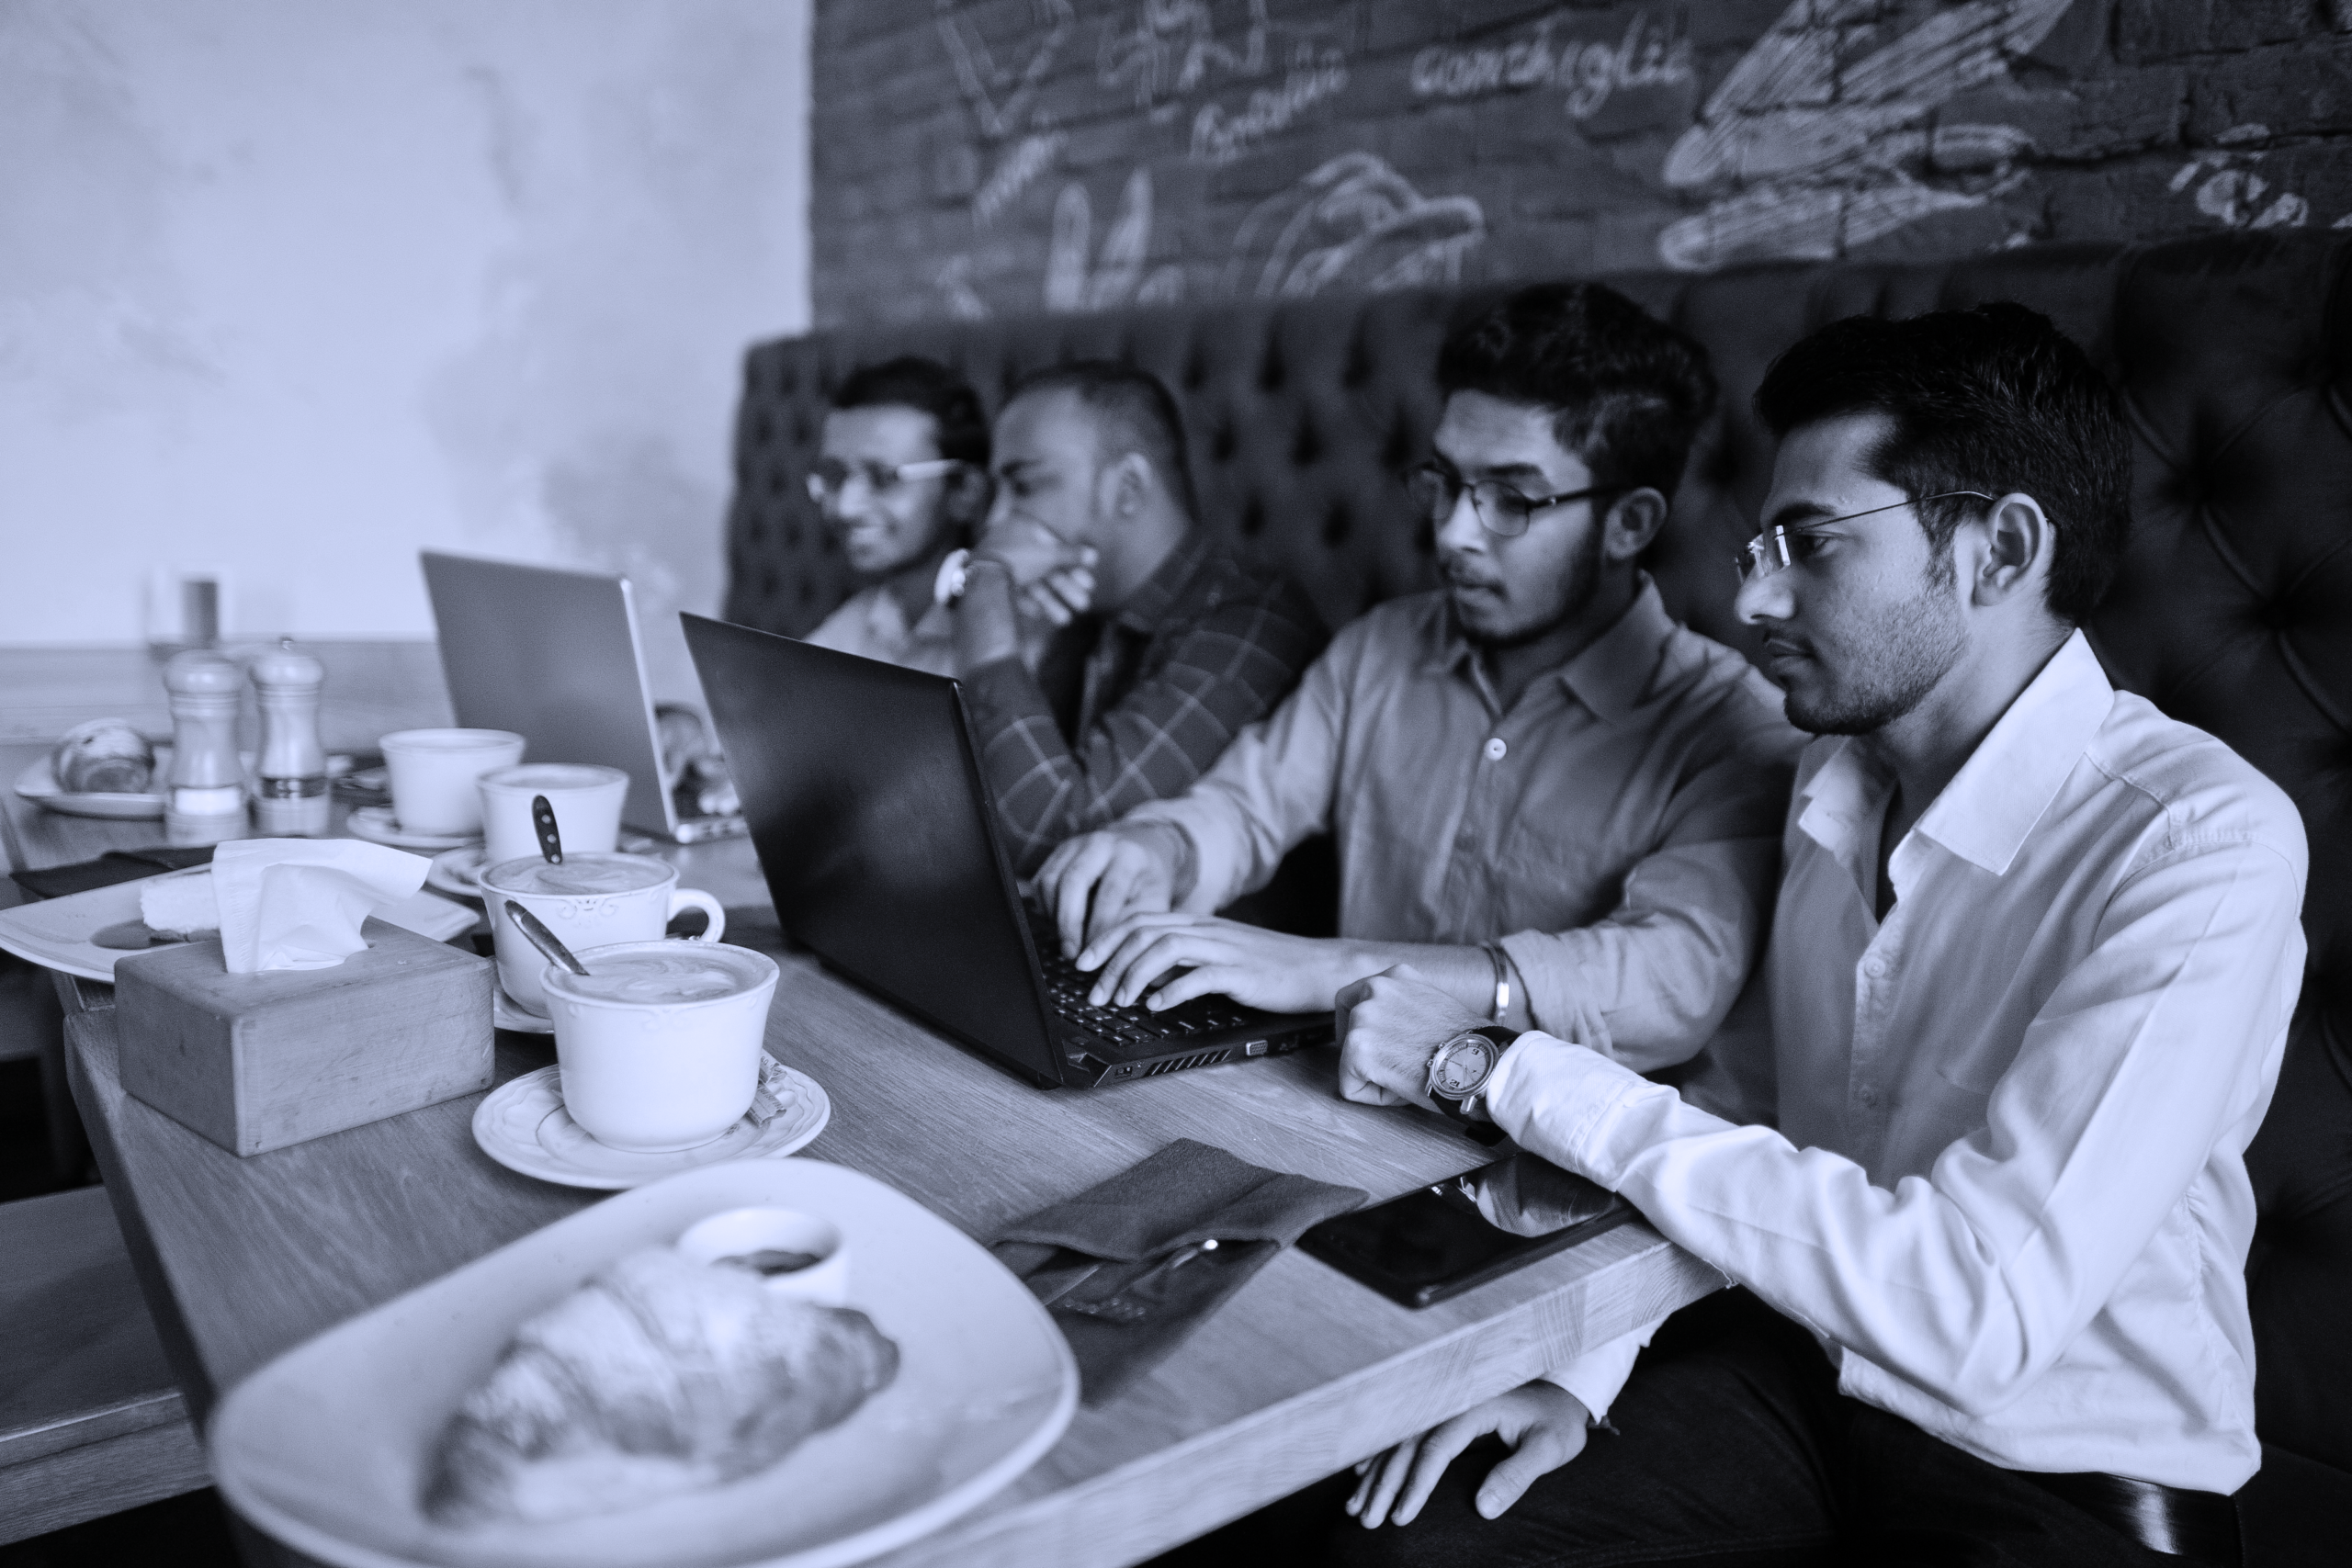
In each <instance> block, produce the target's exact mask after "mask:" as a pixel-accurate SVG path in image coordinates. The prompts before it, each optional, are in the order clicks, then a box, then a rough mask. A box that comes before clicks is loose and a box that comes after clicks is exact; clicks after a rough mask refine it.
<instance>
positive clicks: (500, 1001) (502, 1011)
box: [490, 986, 555, 1034]
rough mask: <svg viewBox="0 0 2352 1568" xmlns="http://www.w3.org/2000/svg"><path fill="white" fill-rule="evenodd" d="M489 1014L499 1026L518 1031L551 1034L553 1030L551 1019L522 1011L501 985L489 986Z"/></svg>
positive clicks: (553, 1022)
mask: <svg viewBox="0 0 2352 1568" xmlns="http://www.w3.org/2000/svg"><path fill="white" fill-rule="evenodd" d="M490 1016H491V1021H492V1022H493V1023H495V1024H497V1025H498V1027H499V1028H501V1029H512V1030H514V1031H515V1032H518V1033H522V1034H553V1033H554V1032H555V1021H554V1020H553V1019H547V1018H541V1017H540V1016H539V1015H538V1014H537V1013H535V1012H526V1011H524V1010H523V1009H522V1008H521V1007H520V1006H518V1005H517V1004H516V1002H515V998H513V997H510V996H508V995H507V994H506V987H503V986H492V987H491V988H490Z"/></svg>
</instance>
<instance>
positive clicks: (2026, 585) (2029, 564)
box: [1953, 491, 2058, 608]
mask: <svg viewBox="0 0 2352 1568" xmlns="http://www.w3.org/2000/svg"><path fill="white" fill-rule="evenodd" d="M1965 532H1966V534H1967V535H1969V536H1973V538H1972V542H1973V545H1974V548H1973V549H1972V550H1970V551H1968V552H1967V554H1966V555H1965V556H1963V557H1962V560H1963V562H1964V564H1966V565H1967V567H1968V569H1969V573H1970V575H1969V600H1970V602H1971V603H1972V604H1982V605H1985V606H1986V607H1987V608H1989V607H1991V606H1993V605H1996V604H2011V603H2015V602H2017V601H2018V600H2020V599H2029V600H2030V601H2031V602H2032V603H2034V604H2041V603H2042V600H2043V592H2044V585H2045V584H2046V583H2047V582H2048V581H2049V579H2050V560H2051V557H2052V554H2053V553H2054V551H2055V550H2056V548H2057V544H2058V525H2056V524H2054V523H2052V522H2051V521H2050V516H2049V514H2048V513H2045V512H2043V511H2042V510H2041V502H2038V501H2036V500H2034V499H2033V497H2031V496H2030V495H2026V494H2023V493H2021V492H2016V491H2013V492H2011V493H2010V494H2007V495H2005V496H2003V497H2001V499H2000V500H1998V501H1996V502H1994V503H1993V506H1992V509H1991V510H1990V511H1989V512H1987V513H1985V518H1984V521H1983V522H1981V523H1978V524H1976V525H1973V526H1972V527H1970V528H1968V529H1966V530H1965ZM1960 544H1961V541H1960V540H1958V539H1955V540H1954V541H1953V547H1954V549H1955V550H1957V549H1958V548H1959V547H1960Z"/></svg>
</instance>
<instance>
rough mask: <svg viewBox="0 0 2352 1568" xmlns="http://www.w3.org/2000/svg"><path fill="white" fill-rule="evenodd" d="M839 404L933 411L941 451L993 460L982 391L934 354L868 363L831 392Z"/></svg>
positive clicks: (978, 463) (982, 463)
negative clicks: (967, 382)
mask: <svg viewBox="0 0 2352 1568" xmlns="http://www.w3.org/2000/svg"><path fill="white" fill-rule="evenodd" d="M833 407H835V408H837V409H871V408H910V409H913V410H914V411H915V412H918V413H927V414H929V415H931V422H932V424H933V426H934V427H935V429H936V432H937V434H936V440H937V441H938V444H939V455H940V456H941V457H954V458H956V459H957V460H958V461H960V462H966V463H969V464H971V465H972V466H973V467H975V468H981V469H986V468H988V466H989V420H988V415H987V414H986V413H984V412H981V409H980V399H979V394H978V393H977V392H975V391H973V390H972V389H971V388H970V387H969V386H967V385H966V384H965V381H964V378H962V377H961V376H958V375H956V372H954V371H953V370H950V369H949V368H947V367H945V366H944V365H942V364H940V363H939V362H938V361H937V360H935V359H922V358H918V357H917V356H915V355H906V356H905V357H903V358H899V359H888V360H885V361H883V362H882V363H881V364H879V365H864V366H860V367H858V368H857V369H855V370H854V371H852V372H850V377H849V379H848V380H846V381H843V382H842V384H841V388H840V389H839V390H837V391H836V392H834V393H833Z"/></svg>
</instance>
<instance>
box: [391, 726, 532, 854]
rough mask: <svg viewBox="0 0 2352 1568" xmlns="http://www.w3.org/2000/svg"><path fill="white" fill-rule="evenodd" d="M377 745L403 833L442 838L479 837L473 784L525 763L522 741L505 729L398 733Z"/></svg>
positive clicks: (478, 797) (478, 809)
mask: <svg viewBox="0 0 2352 1568" xmlns="http://www.w3.org/2000/svg"><path fill="white" fill-rule="evenodd" d="M377 744H378V745H379V746H381V747H382V748H383V749H384V774H385V780H386V783H387V784H389V785H390V789H391V792H392V816H393V818H394V819H395V820H397V821H398V822H399V823H400V825H401V831H403V832H408V833H425V834H431V835H434V836H435V837H443V838H459V837H465V836H468V835H470V834H474V833H479V832H481V792H480V791H479V790H478V789H476V788H475V785H474V781H475V780H477V779H479V778H481V776H482V774H484V773H490V772H491V771H492V770H493V769H497V768H511V767H513V766H514V765H515V763H517V762H519V761H522V760H523V738H522V737H521V736H519V735H517V734H515V732H514V731H512V730H507V729H400V730H395V731H393V732H392V733H391V734H390V735H387V736H385V737H384V738H383V739H380V740H379V741H378V742H377ZM525 804H526V807H527V806H528V804H529V803H528V802H526V803H525Z"/></svg>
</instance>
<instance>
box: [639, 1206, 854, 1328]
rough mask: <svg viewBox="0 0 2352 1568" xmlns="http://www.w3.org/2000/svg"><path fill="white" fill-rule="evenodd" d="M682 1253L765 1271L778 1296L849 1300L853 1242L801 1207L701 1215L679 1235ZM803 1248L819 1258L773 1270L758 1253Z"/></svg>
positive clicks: (827, 1303)
mask: <svg viewBox="0 0 2352 1568" xmlns="http://www.w3.org/2000/svg"><path fill="white" fill-rule="evenodd" d="M678 1251H679V1253H680V1255H682V1256H683V1257H685V1258H691V1259H693V1260H694V1261H695V1262H696V1263H717V1262H719V1261H721V1260H722V1259H731V1260H735V1262H734V1266H735V1267H738V1268H746V1269H752V1271H753V1272H755V1273H758V1274H759V1275H761V1280H760V1283H761V1284H762V1285H763V1286H764V1287H765V1288H766V1290H767V1292H768V1293H769V1294H770V1295H774V1296H793V1297H797V1299H799V1300H801V1301H805V1302H817V1303H820V1304H822V1305H825V1306H846V1305H848V1304H849V1248H848V1247H847V1246H845V1245H844V1244H843V1243H842V1233H841V1227H840V1226H838V1225H836V1224H833V1223H832V1222H831V1220H820V1219H819V1218H818V1217H817V1216H816V1215H814V1214H804V1213H800V1212H799V1211H798V1210H797V1209H727V1210H722V1211H721V1212H720V1213H716V1214H713V1215H711V1216H710V1217H709V1218H708V1219H706V1220H698V1221H696V1222H695V1224H691V1225H689V1226H687V1227H686V1233H685V1234H684V1235H682V1236H680V1237H679V1238H678ZM763 1252H766V1253H778V1252H784V1253H798V1254H800V1255H801V1256H803V1257H805V1258H812V1259H814V1261H813V1262H810V1263H809V1264H808V1265H807V1266H806V1267H804V1268H799V1269H779V1270H776V1271H775V1272H770V1271H769V1270H768V1269H763V1268H760V1267H758V1266H757V1264H756V1263H755V1262H754V1261H753V1259H754V1258H756V1257H757V1255H758V1254H760V1253H763Z"/></svg>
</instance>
